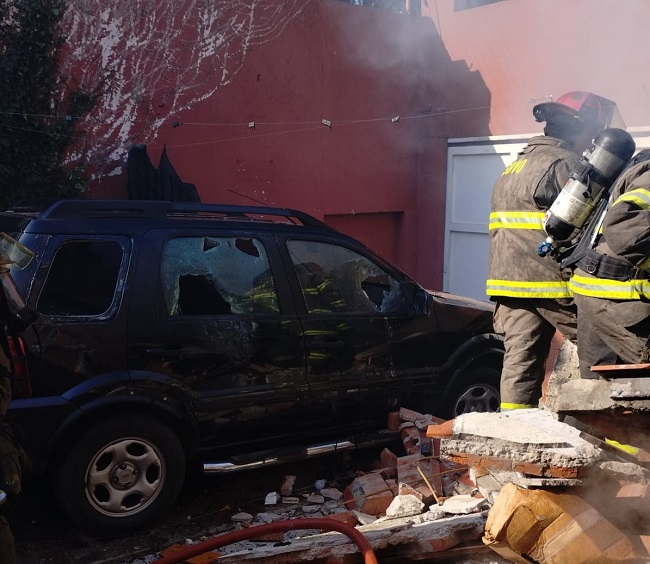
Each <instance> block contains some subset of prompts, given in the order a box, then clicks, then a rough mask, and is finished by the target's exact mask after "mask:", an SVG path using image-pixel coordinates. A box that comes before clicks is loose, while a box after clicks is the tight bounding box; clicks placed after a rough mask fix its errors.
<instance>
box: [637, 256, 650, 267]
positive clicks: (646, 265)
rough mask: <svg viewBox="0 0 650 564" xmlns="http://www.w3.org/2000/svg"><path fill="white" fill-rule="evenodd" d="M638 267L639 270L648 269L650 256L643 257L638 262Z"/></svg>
mask: <svg viewBox="0 0 650 564" xmlns="http://www.w3.org/2000/svg"><path fill="white" fill-rule="evenodd" d="M639 268H640V269H641V270H649V269H650V257H648V258H647V259H645V260H644V261H643V262H641V264H639Z"/></svg>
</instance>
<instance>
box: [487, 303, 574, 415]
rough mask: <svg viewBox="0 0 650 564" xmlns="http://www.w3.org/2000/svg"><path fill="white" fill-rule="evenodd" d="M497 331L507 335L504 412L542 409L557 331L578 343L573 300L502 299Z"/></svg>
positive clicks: (497, 310) (497, 306) (504, 359)
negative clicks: (539, 405) (541, 402)
mask: <svg viewBox="0 0 650 564" xmlns="http://www.w3.org/2000/svg"><path fill="white" fill-rule="evenodd" d="M494 328H495V330H496V331H497V333H500V334H502V335H503V337H504V345H505V355H504V358H503V371H502V372H501V410H502V411H505V410H508V409H522V408H530V407H538V404H539V400H540V398H541V397H542V384H543V383H544V376H545V374H546V360H547V358H548V355H549V352H550V350H551V341H552V340H553V336H554V335H555V332H556V330H558V331H560V332H561V333H562V334H563V335H564V337H565V338H566V339H569V340H570V341H573V342H575V341H576V332H577V318H576V308H575V304H574V303H573V300H572V299H560V300H554V299H529V298H508V297H499V298H497V299H496V309H495V311H494Z"/></svg>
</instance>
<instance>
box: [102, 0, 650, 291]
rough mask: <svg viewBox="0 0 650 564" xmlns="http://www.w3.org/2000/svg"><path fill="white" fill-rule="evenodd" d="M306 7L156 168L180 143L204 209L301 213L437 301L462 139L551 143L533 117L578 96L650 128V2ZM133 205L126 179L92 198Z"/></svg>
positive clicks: (177, 138) (177, 131) (185, 122)
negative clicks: (589, 95)
mask: <svg viewBox="0 0 650 564" xmlns="http://www.w3.org/2000/svg"><path fill="white" fill-rule="evenodd" d="M305 2H306V7H305V8H304V10H303V11H302V13H301V14H300V15H299V17H297V18H295V19H293V20H291V21H290V22H289V23H288V25H287V26H286V28H284V30H283V32H282V34H281V35H280V36H279V37H278V38H276V39H274V40H272V41H270V42H267V43H264V44H262V45H254V46H253V47H251V49H250V51H249V53H248V55H247V59H246V62H245V65H244V67H243V69H242V70H241V71H240V72H239V74H238V75H237V76H236V77H235V79H234V80H233V81H232V82H231V83H230V84H228V85H227V86H224V87H221V88H220V89H219V90H217V92H216V94H214V95H213V96H211V97H210V98H209V99H207V100H205V101H203V102H201V103H199V104H197V105H195V106H194V107H193V108H192V110H189V111H185V112H183V113H182V115H179V116H170V117H169V121H168V123H167V124H166V125H164V126H163V127H162V128H161V129H159V130H158V135H157V136H156V138H155V139H154V140H153V141H149V142H148V148H149V153H150V155H151V158H152V161H153V163H154V165H157V163H158V159H159V156H160V153H161V151H162V147H163V145H166V147H167V152H168V154H169V157H170V159H171V161H172V163H173V164H174V166H175V167H176V169H177V171H178V173H179V175H180V176H181V178H182V179H183V180H184V181H185V182H191V183H194V184H195V185H196V186H197V187H198V190H199V193H200V195H201V198H202V200H203V201H205V202H224V203H233V204H246V203H263V204H268V205H279V206H287V207H294V208H298V209H302V210H304V211H307V212H309V213H312V214H313V215H315V216H317V217H319V218H321V219H324V220H325V221H326V222H328V223H330V224H331V225H333V226H335V227H337V228H339V229H341V230H342V231H345V232H347V233H350V234H352V235H354V236H356V237H358V238H359V239H361V240H362V241H364V242H365V243H367V244H368V245H369V246H371V247H373V248H375V249H376V250H378V251H379V252H381V253H382V254H383V255H385V256H386V257H387V258H389V259H391V260H393V261H394V262H396V263H397V264H398V265H399V266H401V267H402V268H403V269H404V270H406V271H407V272H409V273H410V274H412V275H414V276H415V277H416V278H417V279H418V280H419V281H420V282H421V283H422V284H424V285H425V286H427V287H429V288H435V289H439V288H441V287H442V274H443V273H442V269H443V249H444V233H445V230H444V227H445V224H444V222H445V190H446V174H447V170H446V163H447V139H448V138H450V137H451V138H459V137H480V136H487V135H510V134H513V135H522V134H525V133H530V134H533V133H535V132H540V131H541V129H542V126H541V124H537V123H535V122H534V121H533V119H532V115H531V109H532V106H533V105H534V104H535V103H536V102H538V101H540V100H543V99H545V97H547V96H549V95H553V96H555V97H557V96H559V95H560V94H562V93H564V92H566V91H568V90H591V91H594V92H596V93H598V94H601V95H604V96H607V97H610V98H611V99H613V100H616V101H617V102H618V104H619V108H620V110H621V113H622V114H623V117H624V119H625V120H626V123H627V125H628V127H629V126H638V127H641V126H646V125H648V124H649V123H650V95H649V94H648V85H647V70H646V69H648V68H650V66H649V65H650V50H648V49H647V48H646V46H645V36H646V27H647V21H648V18H647V16H648V15H650V13H649V8H648V6H647V0H626V1H625V2H624V3H621V2H620V0H575V1H572V2H567V1H566V0H544V2H540V1H539V0H503V1H501V2H496V3H492V4H488V5H485V6H480V7H476V8H473V9H470V10H461V11H455V9H454V6H455V2H454V0H436V1H435V2H432V1H431V0H429V1H425V0H422V2H421V10H422V17H416V16H409V15H400V14H395V13H392V12H390V11H388V10H385V9H378V8H368V7H362V6H353V5H351V4H348V3H345V2H338V1H335V0H305ZM160 111H161V112H162V111H164V108H162V109H160ZM396 116H400V119H399V121H397V122H395V123H393V122H392V121H391V118H394V117H396ZM322 119H327V120H330V121H331V122H332V127H331V128H330V127H325V126H324V125H322V124H321V120H322ZM174 121H179V122H180V123H181V125H180V126H179V127H175V128H174V127H172V123H173V122H174ZM249 122H255V128H254V129H250V128H249V127H248V123H249ZM136 142H137V140H136ZM124 170H126V167H124ZM125 195H126V177H125V176H124V175H122V176H118V177H105V178H103V179H101V180H97V181H95V183H94V185H93V188H92V191H91V197H120V196H125ZM468 205H471V202H468Z"/></svg>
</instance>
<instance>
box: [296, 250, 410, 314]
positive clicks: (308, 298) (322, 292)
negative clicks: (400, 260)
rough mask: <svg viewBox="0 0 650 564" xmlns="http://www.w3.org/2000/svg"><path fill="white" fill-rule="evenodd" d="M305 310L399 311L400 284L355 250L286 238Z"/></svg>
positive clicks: (327, 311)
mask: <svg viewBox="0 0 650 564" xmlns="http://www.w3.org/2000/svg"><path fill="white" fill-rule="evenodd" d="M287 248H288V249H289V254H290V256H291V261H292V263H293V266H294V268H295V269H296V274H297V275H298V279H299V281H300V286H301V289H302V293H303V297H304V299H305V305H306V307H307V311H308V312H309V313H334V312H342V311H344V312H348V313H369V312H370V313H372V312H381V313H399V312H400V311H401V310H402V309H403V307H404V306H403V299H402V298H401V295H402V292H401V290H400V285H399V283H398V281H397V280H395V278H393V277H392V276H391V275H390V274H388V273H387V272H385V271H384V270H383V269H382V268H381V267H379V266H378V265H377V264H375V263H374V262H372V261H371V260H369V259H368V258H367V257H365V256H362V255H360V254H358V253H357V252H355V251H353V250H351V249H348V248H347V247H342V246H340V245H335V244H331V243H322V242H319V241H301V240H291V241H287Z"/></svg>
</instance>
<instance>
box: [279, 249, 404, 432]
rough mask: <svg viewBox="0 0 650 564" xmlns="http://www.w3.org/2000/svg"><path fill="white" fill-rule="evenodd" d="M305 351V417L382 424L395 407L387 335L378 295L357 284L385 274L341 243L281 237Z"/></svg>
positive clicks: (362, 426) (357, 425)
mask: <svg viewBox="0 0 650 564" xmlns="http://www.w3.org/2000/svg"><path fill="white" fill-rule="evenodd" d="M284 248H285V249H286V253H287V254H286V260H287V262H288V263H289V265H290V266H289V268H290V269H291V270H292V271H293V272H292V279H293V286H294V291H295V293H296V294H297V296H298V298H297V300H296V301H297V302H298V303H299V306H298V307H299V318H300V322H301V324H302V327H303V332H304V336H305V345H306V351H307V380H308V382H309V389H310V402H311V404H312V407H313V412H312V417H313V418H315V419H318V420H319V421H320V422H321V423H322V426H323V428H324V429H328V431H329V434H330V435H331V434H332V431H333V430H336V429H339V430H340V431H341V432H344V431H355V430H356V431H360V432H361V431H364V430H371V429H374V430H377V429H383V428H385V426H386V421H387V419H386V416H387V413H388V411H390V410H391V409H394V407H395V403H394V401H393V400H394V397H395V393H394V391H395V390H394V388H395V386H396V384H397V383H396V382H395V380H394V378H393V372H392V359H391V353H390V335H389V331H388V324H387V322H386V317H385V314H384V313H383V312H382V310H381V304H382V303H383V301H384V296H383V294H382V295H380V296H374V295H370V294H369V293H367V292H366V291H364V289H363V285H364V284H365V283H366V282H369V281H371V280H372V279H374V278H375V277H377V276H385V275H386V273H385V272H384V271H383V270H382V269H381V268H380V267H379V266H378V265H377V264H376V263H374V262H373V261H372V260H370V259H369V258H368V257H367V256H364V255H362V254H361V253H360V252H358V251H357V250H354V249H352V248H350V247H347V246H345V245H343V244H338V243H336V242H330V241H319V240H316V239H308V238H295V237H293V238H287V239H286V240H285V241H284Z"/></svg>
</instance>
